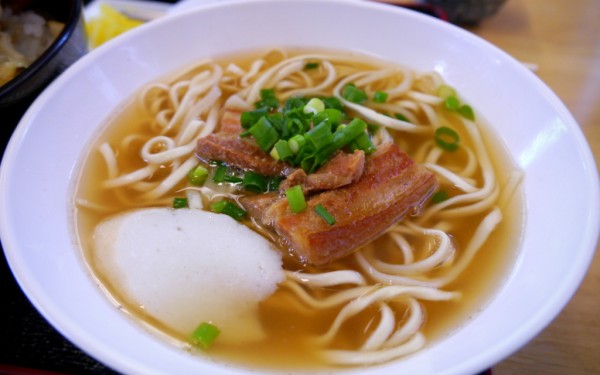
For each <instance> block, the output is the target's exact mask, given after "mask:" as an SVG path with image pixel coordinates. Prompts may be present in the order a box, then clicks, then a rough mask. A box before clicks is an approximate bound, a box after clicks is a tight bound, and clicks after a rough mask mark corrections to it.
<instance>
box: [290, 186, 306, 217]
mask: <svg viewBox="0 0 600 375" xmlns="http://www.w3.org/2000/svg"><path fill="white" fill-rule="evenodd" d="M285 196H286V197H287V201H288V204H289V205H290V210H292V212H293V213H295V214H297V213H299V212H302V211H304V210H306V200H305V199H304V193H303V192H302V186H300V185H296V186H292V187H291V188H288V189H285Z"/></svg>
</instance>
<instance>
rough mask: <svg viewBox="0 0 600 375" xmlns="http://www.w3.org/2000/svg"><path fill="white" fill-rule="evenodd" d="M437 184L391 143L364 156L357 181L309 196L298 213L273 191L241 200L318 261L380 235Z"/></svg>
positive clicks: (285, 240) (290, 243)
mask: <svg viewBox="0 0 600 375" xmlns="http://www.w3.org/2000/svg"><path fill="white" fill-rule="evenodd" d="M436 187H437V181H436V178H435V176H434V175H433V174H432V173H431V172H429V171H428V170H427V169H425V168H424V167H423V166H421V165H418V164H416V163H415V162H414V161H413V160H412V159H411V158H410V157H409V156H408V155H406V154H405V153H404V152H402V151H401V150H400V149H399V148H398V147H397V146H396V145H394V144H387V145H381V146H379V147H378V149H377V151H376V152H375V153H373V154H372V155H369V156H368V157H367V158H366V162H365V166H364V173H363V174H362V176H361V177H360V179H359V180H358V181H356V182H354V183H352V184H349V185H347V186H344V187H341V188H338V189H335V190H326V191H324V192H322V193H319V194H314V195H312V196H310V197H309V198H308V200H307V203H308V208H307V209H306V210H305V211H303V212H301V213H297V214H294V213H292V212H291V211H290V209H289V206H288V202H287V199H285V198H275V196H273V195H270V196H269V197H268V198H267V197H263V198H262V199H263V200H262V201H261V202H260V204H258V203H257V202H253V199H252V198H249V199H246V200H244V201H242V204H243V205H244V206H245V207H246V208H248V207H250V206H252V207H253V208H252V209H251V210H249V211H250V212H251V214H253V216H254V217H256V218H257V219H259V220H260V221H261V222H262V223H263V224H264V225H266V226H269V227H271V228H272V229H274V230H275V232H277V234H279V235H280V236H281V239H282V243H284V244H285V245H286V246H288V247H289V248H290V249H291V250H292V251H294V252H296V253H297V254H298V255H299V256H300V257H301V258H302V259H304V260H305V261H306V262H308V263H310V264H314V265H317V266H319V265H324V264H327V263H330V262H332V261H334V260H337V259H340V258H342V257H345V256H346V255H348V254H350V253H352V252H353V251H355V250H356V249H358V248H359V247H361V246H362V245H364V244H366V243H368V242H369V241H371V240H373V239H375V238H377V237H378V236H380V235H381V234H383V233H384V232H385V231H386V230H387V229H388V228H389V227H390V226H391V225H393V224H395V223H397V222H398V221H399V220H401V219H402V218H403V217H404V216H405V215H406V214H407V213H409V212H411V211H413V210H414V209H415V207H419V206H420V205H422V204H423V202H424V201H425V200H426V199H427V198H428V197H429V196H430V195H431V194H432V192H433V191H434V190H435V189H436ZM256 199H259V198H256ZM269 202H273V203H272V204H269ZM319 204H321V205H323V206H324V207H325V209H326V210H327V211H328V212H329V213H330V214H331V215H332V216H333V217H334V218H335V220H336V223H335V224H334V225H329V224H327V223H326V222H325V220H323V218H321V217H320V216H319V215H318V214H317V213H316V212H315V211H314V208H315V206H317V205H319Z"/></svg>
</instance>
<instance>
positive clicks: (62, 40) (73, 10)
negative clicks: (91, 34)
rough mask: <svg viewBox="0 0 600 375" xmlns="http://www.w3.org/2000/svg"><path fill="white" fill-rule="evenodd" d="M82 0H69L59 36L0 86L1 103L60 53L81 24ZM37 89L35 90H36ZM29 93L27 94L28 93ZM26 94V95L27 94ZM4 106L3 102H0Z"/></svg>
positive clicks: (18, 97) (17, 97)
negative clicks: (26, 65) (67, 10)
mask: <svg viewBox="0 0 600 375" xmlns="http://www.w3.org/2000/svg"><path fill="white" fill-rule="evenodd" d="M82 11H83V3H82V0H69V12H68V13H67V17H66V20H65V22H64V24H65V26H64V27H63V29H62V30H61V32H60V33H59V34H58V36H57V37H56V38H55V39H54V40H53V41H52V43H50V45H49V46H48V47H47V48H46V49H45V50H44V51H43V52H42V54H41V55H39V56H38V58H37V59H35V60H34V61H33V62H32V63H31V64H30V65H29V66H28V67H27V68H25V69H24V70H23V71H22V72H20V73H18V74H17V75H16V76H15V77H14V78H13V79H11V80H10V81H8V82H6V83H5V84H4V85H2V86H0V103H2V100H3V99H4V98H5V97H9V96H11V94H13V91H14V90H17V89H18V88H19V86H21V85H22V84H23V83H24V82H25V81H27V80H28V79H30V78H31V77H33V76H34V75H35V74H37V73H38V72H39V71H40V70H42V69H43V67H44V66H45V65H46V64H47V63H48V61H49V60H50V59H52V58H53V57H54V56H55V55H56V54H58V53H59V51H60V49H61V48H62V47H63V46H64V45H65V44H66V43H67V41H68V40H69V38H70V37H71V35H72V34H73V33H74V32H75V30H76V29H77V27H78V24H79V22H78V21H79V18H80V17H83V15H82ZM34 91H35V90H34ZM26 95H27V94H26ZM26 95H25V96H26ZM22 98H23V97H22V96H16V97H15V99H13V100H9V101H8V102H7V103H6V104H4V105H9V104H10V103H12V102H17V101H20V100H21V99H22ZM0 106H2V104H0Z"/></svg>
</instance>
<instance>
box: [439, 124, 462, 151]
mask: <svg viewBox="0 0 600 375" xmlns="http://www.w3.org/2000/svg"><path fill="white" fill-rule="evenodd" d="M434 138H435V143H437V145H438V146H440V147H441V148H442V149H443V150H445V151H450V152H452V151H456V150H458V146H459V143H460V136H459V135H458V133H457V132H456V131H455V130H454V129H451V128H449V127H446V126H442V127H440V128H437V129H436V131H435V137H434Z"/></svg>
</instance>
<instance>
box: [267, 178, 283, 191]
mask: <svg viewBox="0 0 600 375" xmlns="http://www.w3.org/2000/svg"><path fill="white" fill-rule="evenodd" d="M282 180H283V177H281V176H273V177H269V178H268V179H267V192H269V191H275V190H278V189H279V184H280V183H281V181H282Z"/></svg>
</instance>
